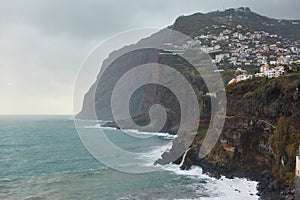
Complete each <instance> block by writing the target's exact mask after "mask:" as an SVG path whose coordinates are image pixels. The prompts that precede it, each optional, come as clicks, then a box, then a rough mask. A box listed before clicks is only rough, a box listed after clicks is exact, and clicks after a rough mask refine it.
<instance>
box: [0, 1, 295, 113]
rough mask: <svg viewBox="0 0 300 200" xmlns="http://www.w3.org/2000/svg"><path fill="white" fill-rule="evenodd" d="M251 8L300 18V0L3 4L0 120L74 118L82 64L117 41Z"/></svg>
mask: <svg viewBox="0 0 300 200" xmlns="http://www.w3.org/2000/svg"><path fill="white" fill-rule="evenodd" d="M241 6H247V7H250V8H251V10H253V11H254V12H257V13H259V14H261V15H265V16H269V17H273V18H280V19H281V18H284V19H300V16H299V15H300V14H299V9H300V1H299V0H285V1H283V0H264V1H262V0H247V1H245V0H220V1H219V0H215V1H214V0H163V1H162V0H151V1H145V0H26V1H24V0H1V1H0V30H1V31H0V114H11V115H13V114H23V115H24V114H73V109H72V96H73V88H74V82H75V79H76V75H77V73H78V71H79V69H80V65H81V64H82V62H83V61H84V59H85V58H86V57H87V56H88V55H89V52H91V51H92V50H93V48H95V47H96V46H97V45H98V44H99V43H101V42H103V41H104V40H106V39H107V38H109V37H111V36H112V35H115V34H118V33H119V32H123V31H126V30H130V29H135V28H143V27H161V28H162V27H166V26H168V25H171V24H172V23H173V22H174V21H175V19H176V18H177V17H178V16H181V15H189V14H192V13H196V12H203V13H205V12H210V11H215V10H224V9H227V8H231V7H234V8H236V7H241Z"/></svg>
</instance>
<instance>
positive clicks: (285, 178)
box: [269, 117, 300, 186]
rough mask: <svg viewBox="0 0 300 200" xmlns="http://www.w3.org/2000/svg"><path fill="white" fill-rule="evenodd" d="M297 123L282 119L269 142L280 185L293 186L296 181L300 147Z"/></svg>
mask: <svg viewBox="0 0 300 200" xmlns="http://www.w3.org/2000/svg"><path fill="white" fill-rule="evenodd" d="M296 123H297V122H296V121H295V120H294V119H292V118H288V117H280V119H279V121H278V124H277V127H276V130H275V131H274V134H272V135H270V137H269V142H270V144H271V147H272V150H273V152H274V154H275V159H274V161H273V162H274V165H273V168H272V171H273V174H274V175H275V177H276V178H277V181H278V183H279V184H280V185H285V186H291V185H293V180H294V176H295V175H294V170H295V157H296V152H297V150H298V147H299V139H300V137H299V135H297V134H299V133H297V132H295V127H296Z"/></svg>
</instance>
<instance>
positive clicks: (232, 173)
mask: <svg viewBox="0 0 300 200" xmlns="http://www.w3.org/2000/svg"><path fill="white" fill-rule="evenodd" d="M181 162H182V157H181V158H179V159H178V160H177V161H175V162H174V163H175V164H180V163H181ZM193 165H194V166H199V167H201V168H202V170H203V173H204V174H208V175H209V176H212V177H214V178H217V179H219V178H221V176H225V177H226V178H231V179H232V178H234V177H237V178H247V179H249V180H251V181H256V182H258V187H257V190H258V194H257V195H259V196H260V199H261V200H274V199H279V200H281V199H285V200H292V199H294V194H293V193H294V191H293V189H292V188H280V187H279V186H278V185H277V183H276V180H275V178H274V176H273V175H272V172H271V171H270V170H268V169H264V170H260V169H257V170H251V171H246V170H244V169H240V168H237V167H224V166H218V165H215V164H213V163H210V162H208V161H207V160H205V159H199V157H198V151H197V149H195V148H193V149H191V150H190V151H189V152H187V155H186V157H185V161H184V162H183V165H181V166H180V168H181V169H182V170H188V169H190V168H191V167H192V166H193Z"/></svg>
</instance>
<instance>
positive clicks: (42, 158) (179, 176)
mask: <svg viewBox="0 0 300 200" xmlns="http://www.w3.org/2000/svg"><path fill="white" fill-rule="evenodd" d="M109 131H110V137H111V140H112V141H114V142H116V143H118V144H119V145H120V146H122V145H123V148H125V149H126V148H127V149H129V150H132V151H133V152H135V151H137V152H139V151H142V150H143V151H148V150H149V151H151V150H155V149H157V148H158V147H160V146H163V145H166V144H167V143H169V141H170V140H169V138H165V137H161V136H153V137H151V138H150V139H147V140H144V141H139V142H137V139H136V138H132V137H127V136H126V135H125V134H124V133H122V132H120V131H118V130H109ZM0 152H1V153H0V199H226V198H227V199H235V197H236V199H240V197H243V198H244V199H245V198H246V199H257V196H255V193H256V189H255V187H256V183H255V182H251V181H247V180H242V179H233V180H227V179H225V178H223V179H222V180H214V179H212V178H210V177H208V176H206V175H202V174H201V169H200V168H193V169H192V170H191V171H180V170H179V169H178V166H175V165H169V166H166V167H165V170H163V171H158V172H152V173H146V174H128V173H123V172H118V171H116V170H113V169H110V168H109V167H106V166H105V165H103V164H101V163H100V162H99V161H98V160H96V159H94V158H93V156H91V155H90V154H89V152H87V150H86V149H85V148H84V147H83V145H82V144H81V141H80V139H79V137H78V134H77V132H76V128H75V125H74V122H73V121H72V120H71V119H70V117H68V116H0ZM108 155H109V152H108ZM158 156H159V155H158ZM230 186H231V187H230ZM236 188H238V189H239V190H240V191H241V192H240V193H237V192H236V191H235V189H236ZM234 192H235V193H234ZM253 193H254V195H253ZM250 194H252V195H250Z"/></svg>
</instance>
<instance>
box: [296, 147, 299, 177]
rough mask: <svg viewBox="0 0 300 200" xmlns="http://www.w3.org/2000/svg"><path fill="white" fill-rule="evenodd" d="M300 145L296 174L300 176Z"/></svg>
mask: <svg viewBox="0 0 300 200" xmlns="http://www.w3.org/2000/svg"><path fill="white" fill-rule="evenodd" d="M299 154H300V146H299V152H298V153H297V156H296V173H295V174H296V176H298V177H300V157H299V156H300V155H299Z"/></svg>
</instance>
